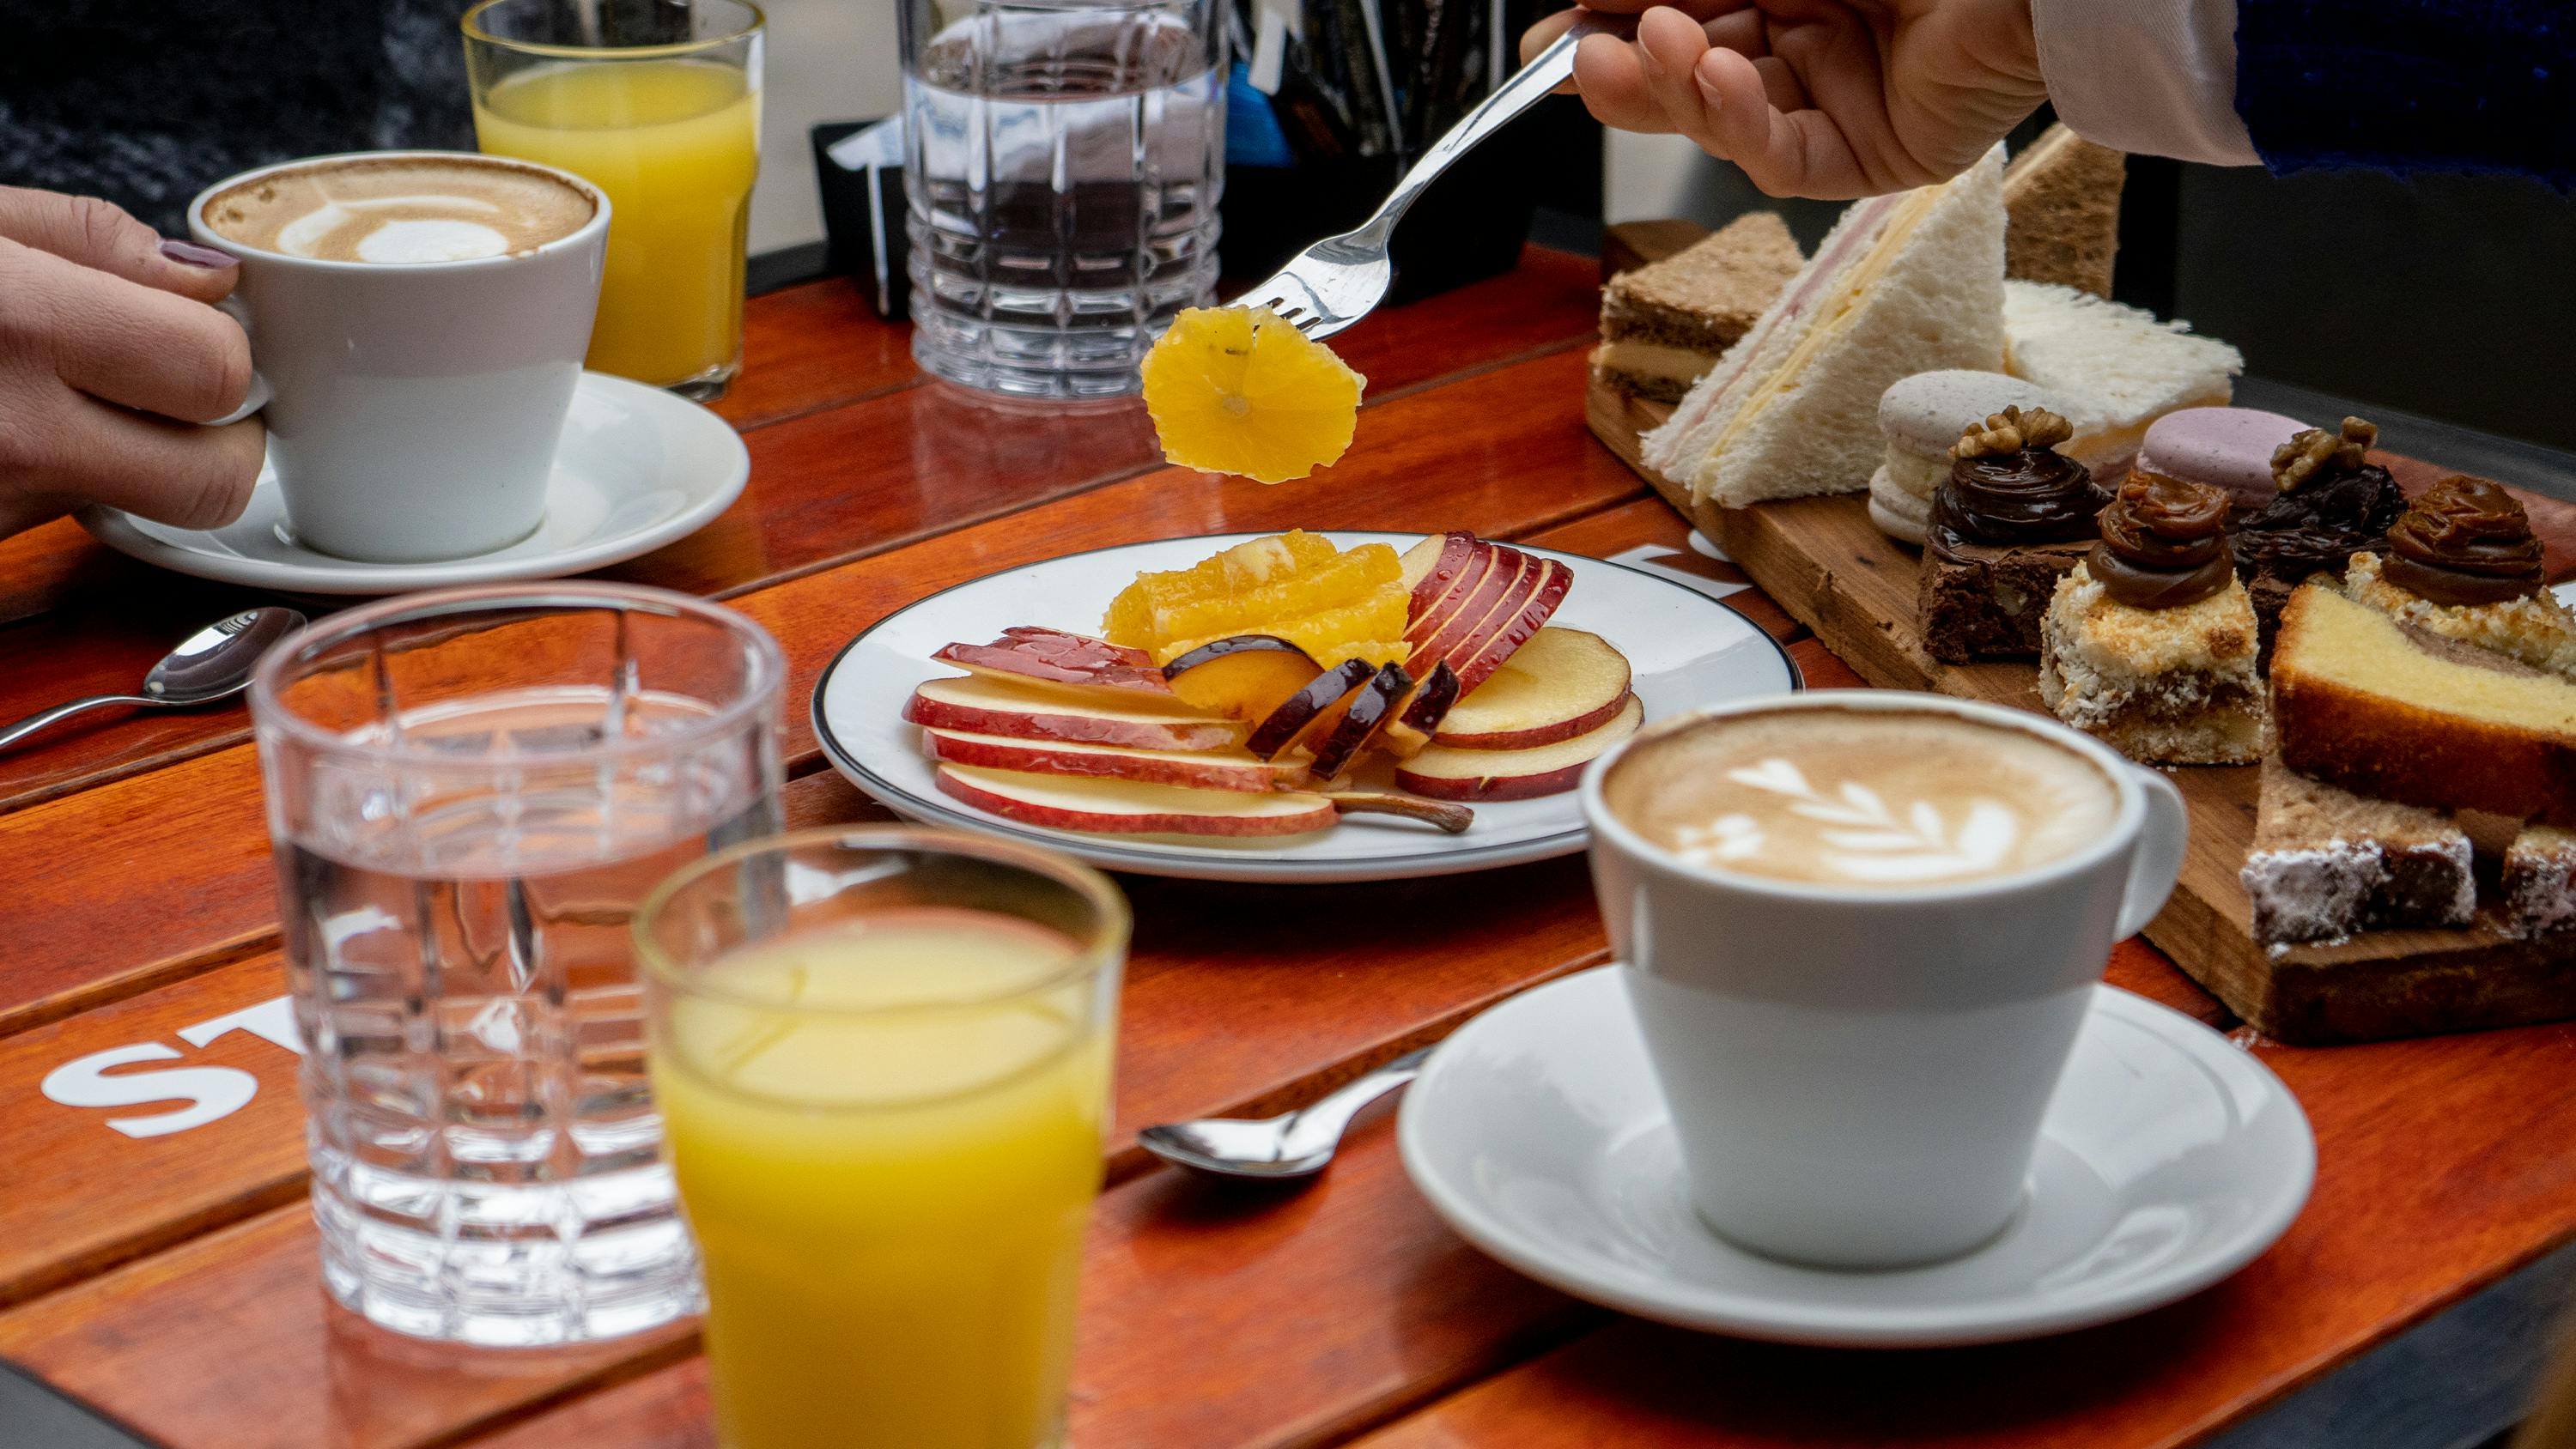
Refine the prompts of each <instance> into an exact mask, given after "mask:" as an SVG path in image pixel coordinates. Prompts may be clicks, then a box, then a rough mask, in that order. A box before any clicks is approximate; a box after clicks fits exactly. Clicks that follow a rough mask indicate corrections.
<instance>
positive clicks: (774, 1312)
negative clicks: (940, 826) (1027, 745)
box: [635, 829, 1128, 1449]
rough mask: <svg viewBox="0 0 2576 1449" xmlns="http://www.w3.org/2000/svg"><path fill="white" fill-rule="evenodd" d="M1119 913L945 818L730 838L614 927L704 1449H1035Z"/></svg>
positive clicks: (1067, 1275) (1062, 869)
mask: <svg viewBox="0 0 2576 1449" xmlns="http://www.w3.org/2000/svg"><path fill="white" fill-rule="evenodd" d="M1127 929H1128V917H1127V906H1126V902H1125V901H1124V899H1122V898H1121V897H1120V895H1119V894H1118V890H1117V888H1116V887H1115V886H1113V885H1111V884H1110V883H1109V882H1108V881H1107V880H1106V879H1105V878H1103V877H1102V876H1101V875H1100V874H1099V873H1098V872H1096V871H1093V870H1091V869H1089V868H1087V867H1085V866H1082V865H1079V864H1077V863H1075V862H1073V861H1071V860H1067V859H1065V858H1063V857H1060V856H1056V855H1054V854H1052V853H1050V852H1047V851H1043V850H1037V849H1032V848H1030V847H1026V846H1019V845H1013V844H1009V843H1005V842H995V841H986V840H983V839H980V838H976V837H969V836H963V835H956V834H952V833H947V832H941V831H928V830H911V829H866V830H839V829H825V830H816V831H805V832H802V833H799V834H794V835H787V836H780V837H775V838H772V839H768V840H760V841H753V842H749V843H747V844H745V845H742V846H738V847H736V848H734V849H732V850H729V851H725V852H722V853H720V854H717V855H713V856H710V857H707V858H706V859H705V860H703V861H701V862H698V863H697V864H695V865H693V866H691V867H690V868H688V869H685V870H682V871H681V872H680V873H678V874H677V875H674V876H673V877H671V878H670V879H669V880H668V881H666V882H664V883H663V885H662V886H661V888H660V889H659V890H657V891H656V892H655V893H654V894H653V896H652V897H650V898H649V899H648V900H647V901H646V902H645V904H644V906H643V908H642V909H641V910H640V911H638V912H637V914H636V917H635V936H636V943H637V953H638V954H637V960H638V961H639V962H640V963H641V964H642V967H643V971H644V975H645V980H646V989H647V999H648V1003H649V1004H648V1007H647V1013H648V1019H649V1021H648V1034H647V1038H648V1043H649V1045H648V1048H647V1059H648V1063H649V1066H650V1070H651V1073H652V1078H653V1093H654V1098H655V1101H656V1103H657V1104H658V1105H659V1107H660V1108H661V1113H662V1122H663V1131H664V1134H665V1141H666V1142H667V1144H668V1151H669V1153H670V1155H671V1161H672V1166H673V1169H674V1171H675V1172H676V1173H677V1175H678V1179H679V1186H680V1202H681V1206H682V1208H683V1209H684V1210H685V1212H686V1213H687V1215H688V1220H689V1224H690V1227H691V1229H692V1230H693V1231H694V1232H695V1233H696V1235H697V1239H698V1245H699V1249H700V1253H701V1257H702V1260H703V1262H704V1264H705V1272H706V1288H707V1322H706V1345H707V1356H708V1360H709V1367H710V1368H711V1370H712V1371H713V1381H714V1398H715V1415H716V1435H717V1439H718V1441H719V1442H720V1443H722V1444H723V1445H725V1446H726V1449H1054V1446H1057V1445H1060V1444H1062V1443H1063V1440H1064V1417H1065V1396H1066V1389H1067V1384H1068V1382H1069V1380H1070V1376H1071V1372H1072V1362H1073V1317H1074V1298H1075V1287H1076V1283H1077V1281H1078V1277H1079V1270H1080V1267H1081V1262H1082V1240H1083V1231H1084V1227H1085V1224H1086V1223H1087V1222H1088V1220H1089V1217H1090V1212H1091V1201H1092V1198H1093V1197H1094V1196H1095V1195H1096V1194H1097V1193H1098V1191H1099V1188H1100V1171H1101V1143H1102V1135H1103V1133H1104V1131H1105V1129H1106V1126H1107V1122H1108V1111H1109V1072H1110V1056H1111V1049H1112V1045H1113V1041H1114V1037H1115V1030H1114V1023H1115V1021H1116V1013H1117V1000H1118V980H1119V973H1120V970H1121V967H1122V965H1123V962H1124V960H1125V955H1126V946H1127Z"/></svg>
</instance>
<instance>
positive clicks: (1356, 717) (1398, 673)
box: [1306, 662, 1413, 780]
mask: <svg viewBox="0 0 2576 1449" xmlns="http://www.w3.org/2000/svg"><path fill="white" fill-rule="evenodd" d="M1412 688H1413V676H1412V675H1410V674H1407V673H1405V672H1404V666H1403V665H1401V664H1396V663H1391V662H1390V663H1388V664H1386V665H1384V666H1382V667H1380V668H1379V670H1378V671H1377V673H1375V674H1372V675H1370V676H1369V679H1368V682H1367V683H1366V684H1363V685H1361V686H1360V687H1359V688H1357V689H1355V690H1352V691H1351V693H1350V697H1349V699H1348V700H1347V701H1346V702H1345V703H1344V704H1343V706H1342V717H1341V718H1340V719H1339V720H1337V721H1335V722H1334V724H1333V731H1332V733H1331V734H1329V735H1326V736H1324V737H1323V743H1322V744H1321V745H1318V746H1317V747H1316V749H1315V759H1314V763H1312V764H1310V765H1308V766H1307V767H1306V773H1307V774H1308V775H1310V776H1312V777H1313V778H1314V779H1317V780H1331V779H1334V778H1336V777H1338V776H1339V775H1340V774H1341V773H1342V771H1344V770H1347V769H1349V768H1350V765H1351V761H1353V760H1355V759H1358V758H1359V753H1360V751H1361V750H1363V749H1366V748H1367V747H1368V742H1369V741H1370V740H1371V739H1373V738H1375V737H1376V735H1377V732H1378V731H1379V730H1380V729H1382V728H1384V727H1385V725H1386V723H1387V721H1389V720H1391V719H1393V718H1394V717H1395V709H1396V706H1397V705H1399V704H1401V703H1403V701H1404V696H1405V695H1406V694H1407V693H1408V692H1410V691H1411V690H1412Z"/></svg>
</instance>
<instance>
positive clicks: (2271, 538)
mask: <svg viewBox="0 0 2576 1449" xmlns="http://www.w3.org/2000/svg"><path fill="white" fill-rule="evenodd" d="M2378 441H2379V428H2378V426H2377V425H2376V424H2373V423H2368V422H2364V421H2363V420H2361V419H2360V418H2346V419H2344V420H2343V426H2342V427H2341V428H2339V429H2338V430H2336V431H2334V432H2331V433H2330V432H2327V431H2326V430H2325V429H2323V428H2310V429H2308V430H2307V431H2305V432H2303V433H2300V434H2299V435H2297V436H2296V437H2293V438H2292V439H2290V441H2288V442H2286V443H2283V444H2282V445H2281V446H2280V447H2279V448H2277V449H2275V450H2274V451H2273V453H2272V484H2273V487H2274V488H2275V490H2276V491H2275V492H2274V494H2273V496H2272V501H2271V502H2270V503H2267V504H2265V505H2264V506H2263V507H2262V508H2261V509H2260V510H2258V511H2257V512H2255V513H2254V514H2253V515H2252V516H2251V517H2248V518H2246V519H2245V520H2244V521H2242V522H2240V523H2238V524H2237V525H2236V572H2237V574H2238V576H2240V577H2242V578H2243V579H2244V580H2245V587H2246V589H2247V590H2248V591H2249V592H2250V593H2251V594H2252V595H2253V598H2254V618H2255V621H2256V622H2257V624H2258V625H2259V626H2260V627H2261V629H2262V634H2263V655H2264V657H2265V658H2266V659H2269V658H2270V657H2271V653H2272V634H2273V632H2274V631H2275V630H2277V629H2279V628H2280V627H2281V608H2282V606H2283V605H2285V604H2287V603H2289V602H2290V591H2291V590H2293V589H2295V588H2297V587H2298V586H2299V585H2300V584H2301V583H2304V582H2305V581H2306V580H2307V578H2308V576H2309V575H2311V574H2319V573H2325V574H2340V573H2342V572H2343V568H2344V565H2345V564H2347V563H2349V562H2351V560H2352V556H2353V555H2354V554H2355V553H2358V552H2360V551H2361V550H2363V549H2366V548H2374V547H2376V546H2378V543H2379V540H2380V535H2382V534H2384V533H2386V532H2387V531H2388V526H2389V525H2390V524H2392V523H2395V522H2396V521H2397V516H2398V515H2399V514H2400V513H2402V512H2404V511H2405V508H2406V497H2405V495H2404V494H2402V493H2400V492H2399V491H2398V489H2397V480H2396V479H2394V478H2391V477H2389V476H2388V470H2387V469H2385V468H2382V467H2380V466H2379V465H2378V464H2376V463H2373V462H2371V461H2370V449H2371V446H2372V445H2373V444H2375V443H2377V442H2378Z"/></svg>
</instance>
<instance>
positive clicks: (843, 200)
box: [812, 121, 912, 322]
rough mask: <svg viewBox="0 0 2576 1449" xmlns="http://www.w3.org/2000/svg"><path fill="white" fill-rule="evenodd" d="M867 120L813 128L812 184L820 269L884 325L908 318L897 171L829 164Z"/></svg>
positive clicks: (906, 239) (905, 236)
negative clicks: (819, 205) (849, 285)
mask: <svg viewBox="0 0 2576 1449" xmlns="http://www.w3.org/2000/svg"><path fill="white" fill-rule="evenodd" d="M874 124H876V123H875V122H873V121H827V122H825V123H823V124H821V125H819V126H816V127H814V128H813V132H812V135H813V141H814V179H815V184H816V186H817V187H818V188H819V189H820V191H821V193H822V201H823V245H824V259H823V265H824V268H825V270H826V271H827V272H828V273H829V274H831V275H833V276H846V277H848V278H850V279H851V280H852V281H855V282H857V283H858V284H859V290H860V291H862V292H864V293H866V294H867V297H868V302H869V305H871V306H873V307H874V308H875V309H876V313H877V315H878V316H880V317H883V318H885V319H886V320H887V321H889V322H902V321H905V320H907V319H908V318H910V317H911V315H912V275H911V273H910V272H909V271H908V270H906V267H907V264H908V263H909V261H910V259H911V251H912V247H911V241H910V234H909V233H908V232H906V231H905V230H904V199H903V168H902V167H900V166H870V167H867V168H865V169H863V170H858V171H852V170H849V169H848V168H846V167H844V166H842V165H841V163H840V162H838V161H835V160H833V159H832V154H831V151H832V147H833V146H834V145H835V144H836V143H838V142H839V141H840V140H841V139H842V138H844V137H846V136H849V135H852V134H854V133H856V132H859V131H862V130H865V129H867V128H868V127H869V126H872V125H874Z"/></svg>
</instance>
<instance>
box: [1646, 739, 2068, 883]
mask: <svg viewBox="0 0 2576 1449" xmlns="http://www.w3.org/2000/svg"><path fill="white" fill-rule="evenodd" d="M1726 778H1728V779H1730V780H1733V781H1734V782H1735V783H1737V784H1739V785H1743V786H1745V787H1746V788H1748V789H1754V790H1760V791H1763V792H1765V793H1767V794H1773V795H1783V796H1788V797H1791V798H1793V799H1795V800H1796V801H1797V803H1796V804H1794V805H1791V806H1790V807H1789V813H1790V814H1792V815H1796V816H1799V817H1801V818H1803V819H1808V820H1813V821H1816V822H1817V823H1819V824H1821V825H1825V826H1828V827H1831V828H1828V829H1825V830H1820V831H1818V832H1817V839H1818V841H1819V842H1820V843H1822V844H1823V845H1824V846H1825V847H1826V849H1825V850H1824V851H1823V852H1822V853H1821V854H1820V856H1819V859H1820V860H1821V862H1822V863H1823V864H1824V865H1825V866H1826V867H1827V868H1828V869H1829V870H1832V871H1833V872H1835V873H1837V874H1839V875H1841V876H1843V877H1845V878H1846V879H1850V880H1855V881H1866V882H1871V883H1875V884H1896V883H1903V882H1911V881H1927V880H1940V879H1944V878H1946V877H1951V876H1962V875H1975V874H1979V873H1982V872H1985V871H1990V870H1993V869H1994V868H1995V867H1996V866H1998V865H2000V864H2002V863H2003V861H2004V860H2005V859H2006V858H2007V857H2009V856H2010V855H2011V854H2012V851H2013V848H2014V846H2015V845H2017V844H2018V843H2019V842H2020V840H2021V817H2020V815H2019V814H2018V813H2017V812H2015V811H2014V810H2013V809H2012V807H2011V806H2009V805H2005V804H2003V803H2002V802H2000V801H1995V800H1983V799H1980V800H1974V801H1971V802H1969V804H1968V807H1967V810H1966V814H1965V817H1964V818H1963V819H1962V820H1961V821H1960V822H1959V825H1958V827H1957V829H1955V830H1953V829H1952V828H1951V827H1950V824H1949V822H1948V821H1946V820H1944V819H1943V818H1942V815H1941V811H1940V810H1939V809H1938V808H1937V807H1936V806H1934V805H1933V804H1932V803H1931V802H1930V801H1928V800H1917V801H1914V802H1912V803H1911V804H1910V805H1908V806H1907V807H1906V809H1905V810H1904V811H1903V812H1902V814H1901V815H1900V814H1899V812H1897V811H1895V810H1892V809H1890V808H1889V806H1888V804H1887V801H1886V800H1885V798H1884V797H1882V796H1881V795H1880V794H1879V793H1878V792H1877V791H1875V790H1872V789H1870V788H1869V787H1868V786H1866V785H1862V784H1859V783H1858V782H1855V781H1845V782H1844V783H1843V784H1842V785H1841V786H1840V787H1839V788H1838V789H1837V790H1835V791H1834V793H1833V794H1832V795H1830V796H1828V795H1827V794H1825V793H1824V792H1823V791H1820V790H1818V789H1817V788H1816V787H1815V786H1814V785H1812V784H1810V783H1809V782H1808V780H1807V776H1806V772H1805V771H1803V770H1800V769H1799V768H1798V767H1797V766H1796V765H1795V764H1792V763H1791V762H1789V761H1787V760H1783V759H1766V760H1762V761H1759V762H1757V763H1755V764H1752V765H1746V766H1739V767H1737V768H1734V769H1730V770H1728V771H1726ZM1763 843H1764V832H1763V830H1762V828H1761V825H1760V824H1759V823H1758V822H1757V821H1755V820H1754V819H1753V818H1752V817H1750V816H1747V815H1743V814H1728V815H1721V816H1719V817H1718V818H1717V819H1716V820H1714V821H1712V822H1710V824H1709V825H1708V826H1706V827H1695V826H1694V827H1685V828H1684V829H1683V830H1682V832H1681V839H1680V842H1679V844H1680V851H1679V853H1680V855H1681V856H1682V858H1683V859H1685V860H1688V861H1690V862H1691V863H1693V864H1695V865H1719V864H1723V863H1725V862H1727V861H1731V860H1743V859H1746V858H1748V857H1750V856H1753V855H1756V854H1758V853H1760V851H1761V850H1762V847H1763Z"/></svg>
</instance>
